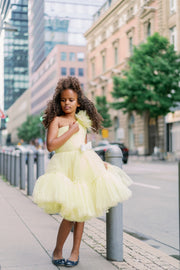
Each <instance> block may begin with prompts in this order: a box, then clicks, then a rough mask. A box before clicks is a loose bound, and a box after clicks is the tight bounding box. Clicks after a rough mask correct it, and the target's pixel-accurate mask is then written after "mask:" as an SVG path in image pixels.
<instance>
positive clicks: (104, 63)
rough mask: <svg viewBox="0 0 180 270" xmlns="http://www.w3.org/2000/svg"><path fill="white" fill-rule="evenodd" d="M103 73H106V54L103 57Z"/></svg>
mask: <svg viewBox="0 0 180 270" xmlns="http://www.w3.org/2000/svg"><path fill="white" fill-rule="evenodd" d="M102 71H103V72H105V71H106V57H105V54H103V55H102Z"/></svg>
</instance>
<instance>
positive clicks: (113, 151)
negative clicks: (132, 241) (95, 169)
mask: <svg viewBox="0 0 180 270" xmlns="http://www.w3.org/2000/svg"><path fill="white" fill-rule="evenodd" d="M105 160H106V161H107V162H109V163H111V164H112V165H115V166H118V167H120V168H122V151H121V149H120V148H119V146H117V145H114V146H113V147H112V148H110V149H108V150H107V151H106V154H105ZM106 251H107V254H106V256H107V259H108V260H112V261H118V262H122V261H123V207H122V203H119V204H118V205H117V206H115V207H112V208H110V209H109V212H108V213H107V214H106Z"/></svg>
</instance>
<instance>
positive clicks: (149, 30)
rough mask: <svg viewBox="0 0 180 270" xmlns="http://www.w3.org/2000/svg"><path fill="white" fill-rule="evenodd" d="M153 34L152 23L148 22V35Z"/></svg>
mask: <svg viewBox="0 0 180 270" xmlns="http://www.w3.org/2000/svg"><path fill="white" fill-rule="evenodd" d="M150 35H151V23H150V22H148V24H147V37H149V36H150Z"/></svg>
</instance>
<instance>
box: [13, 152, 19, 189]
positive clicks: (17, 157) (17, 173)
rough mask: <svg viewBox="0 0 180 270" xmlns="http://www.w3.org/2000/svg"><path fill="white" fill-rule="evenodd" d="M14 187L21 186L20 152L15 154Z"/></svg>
mask: <svg viewBox="0 0 180 270" xmlns="http://www.w3.org/2000/svg"><path fill="white" fill-rule="evenodd" d="M14 176H15V177H14V185H15V186H16V187H18V186H19V176H20V160H19V151H16V152H15V166H14Z"/></svg>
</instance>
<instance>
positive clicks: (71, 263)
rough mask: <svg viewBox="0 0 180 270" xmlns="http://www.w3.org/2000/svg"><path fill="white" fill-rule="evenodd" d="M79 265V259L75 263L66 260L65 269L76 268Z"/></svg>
mask: <svg viewBox="0 0 180 270" xmlns="http://www.w3.org/2000/svg"><path fill="white" fill-rule="evenodd" d="M78 263H79V257H78V260H77V261H75V262H74V261H70V260H66V263H65V266H67V267H73V266H76V265H78Z"/></svg>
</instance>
